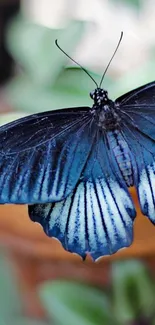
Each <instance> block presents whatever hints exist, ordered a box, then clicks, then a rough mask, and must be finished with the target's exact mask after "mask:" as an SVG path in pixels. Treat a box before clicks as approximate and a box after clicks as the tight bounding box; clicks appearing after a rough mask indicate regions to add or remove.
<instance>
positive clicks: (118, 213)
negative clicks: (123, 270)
mask: <svg viewBox="0 0 155 325" xmlns="http://www.w3.org/2000/svg"><path fill="white" fill-rule="evenodd" d="M94 129H96V125H95V124H94ZM29 215H30V218H31V219H32V220H33V221H36V222H39V223H40V224H41V225H42V226H43V229H44V231H45V233H46V234H47V235H48V236H50V237H56V238H57V239H59V240H60V241H61V243H62V245H63V247H64V248H65V249H66V250H68V251H70V252H74V253H77V254H79V255H81V256H82V257H83V258H85V256H86V253H89V254H90V255H91V256H92V257H93V259H97V258H99V257H100V256H103V255H110V254H113V253H115V252H116V251H117V250H118V249H120V248H122V247H125V246H129V245H130V244H131V242H132V236H133V234H132V228H133V221H134V218H135V215H136V213H135V209H134V206H133V203H132V199H131V197H130V195H129V193H128V190H127V188H126V185H125V183H124V181H123V179H122V182H121V181H120V178H117V175H116V174H115V171H114V170H113V168H111V162H110V160H109V157H108V154H107V148H106V144H105V141H104V138H103V136H102V135H101V134H99V132H98V131H96V137H95V139H94V144H93V146H92V150H91V153H90V155H89V159H88V160H87V164H86V166H85V168H84V170H83V173H82V177H81V179H80V181H79V182H78V184H77V185H76V187H75V188H74V190H73V191H72V193H71V194H70V195H69V196H68V197H67V198H66V199H65V200H63V201H61V202H57V203H52V204H40V205H30V206H29Z"/></svg>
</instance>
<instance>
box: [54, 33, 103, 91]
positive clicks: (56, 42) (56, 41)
mask: <svg viewBox="0 0 155 325" xmlns="http://www.w3.org/2000/svg"><path fill="white" fill-rule="evenodd" d="M55 44H56V46H57V47H58V49H59V50H60V51H61V52H63V53H64V54H65V55H66V56H67V57H68V58H69V59H70V60H72V61H73V62H74V63H76V64H77V65H78V66H79V67H80V68H81V69H82V70H83V71H84V72H85V73H86V74H87V75H88V76H89V77H90V78H91V80H92V81H93V82H94V83H95V85H96V87H97V88H98V84H97V82H96V81H95V79H94V78H93V77H92V76H91V75H90V73H89V72H88V71H87V70H86V69H85V68H83V67H82V66H81V65H80V64H79V63H78V62H76V61H75V60H74V59H72V58H71V56H69V55H68V54H67V53H66V52H65V51H64V50H63V49H62V48H61V47H60V45H59V44H58V40H57V39H56V40H55Z"/></svg>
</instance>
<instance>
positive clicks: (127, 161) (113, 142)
mask: <svg viewBox="0 0 155 325" xmlns="http://www.w3.org/2000/svg"><path fill="white" fill-rule="evenodd" d="M107 139H108V142H109V146H110V147H111V150H112V152H113V155H114V157H115V159H116V162H117V164H118V167H119V169H120V172H121V174H122V176H123V178H124V180H125V182H126V184H127V186H132V185H133V168H132V159H131V153H130V149H129V146H128V144H127V142H126V141H125V139H124V137H123V136H122V134H121V133H120V132H119V130H115V131H110V132H108V133H107Z"/></svg>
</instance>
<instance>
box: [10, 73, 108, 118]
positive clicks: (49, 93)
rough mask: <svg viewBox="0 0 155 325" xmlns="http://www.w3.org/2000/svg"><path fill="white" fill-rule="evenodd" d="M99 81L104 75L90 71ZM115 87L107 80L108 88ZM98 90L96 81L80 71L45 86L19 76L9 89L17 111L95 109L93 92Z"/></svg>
mask: <svg viewBox="0 0 155 325" xmlns="http://www.w3.org/2000/svg"><path fill="white" fill-rule="evenodd" d="M90 73H91V75H92V76H93V77H94V78H95V80H96V81H97V82H98V81H99V80H100V76H98V75H97V74H95V73H93V72H90ZM110 84H111V80H110V79H108V78H106V83H105V87H108V86H109V85H110ZM92 89H94V85H93V82H92V80H91V79H90V78H89V77H88V76H87V75H86V74H85V73H84V72H83V71H82V70H81V69H79V68H67V69H64V70H63V71H62V73H61V74H60V75H59V78H57V80H56V82H55V84H54V85H53V87H52V86H49V87H42V86H39V85H36V84H34V83H32V81H31V79H30V78H29V77H28V76H21V77H17V78H16V79H14V80H12V82H11V83H9V85H8V86H7V88H6V95H7V100H8V102H9V103H10V105H11V106H12V107H14V109H16V110H20V111H25V112H41V111H49V110H52V109H59V108H65V107H73V106H74V107H75V106H92V100H91V99H90V96H89V93H90V91H91V90H92Z"/></svg>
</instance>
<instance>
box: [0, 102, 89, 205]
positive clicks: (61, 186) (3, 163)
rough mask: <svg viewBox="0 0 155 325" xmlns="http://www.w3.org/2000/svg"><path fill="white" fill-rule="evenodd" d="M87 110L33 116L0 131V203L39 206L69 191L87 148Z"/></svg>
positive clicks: (58, 198) (77, 174)
mask: <svg viewBox="0 0 155 325" xmlns="http://www.w3.org/2000/svg"><path fill="white" fill-rule="evenodd" d="M91 119H92V116H91V114H90V111H89V108H81V109H78V108H73V109H65V110H60V111H56V112H54V111H53V112H46V113H40V114H34V115H32V116H28V117H26V118H23V119H20V120H18V121H15V122H12V123H9V124H7V125H4V126H3V127H2V128H1V129H0V139H1V141H0V203H44V202H46V203H47V202H53V201H59V200H62V199H63V198H65V197H66V196H67V195H69V193H70V192H71V191H72V189H73V188H74V187H75V185H76V183H77V182H78V180H79V177H80V175H81V172H82V169H83V168H84V166H85V163H86V161H87V157H88V155H89V152H90V150H91V146H92V141H93V137H94V135H93V132H92V130H91V123H90V121H91Z"/></svg>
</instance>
